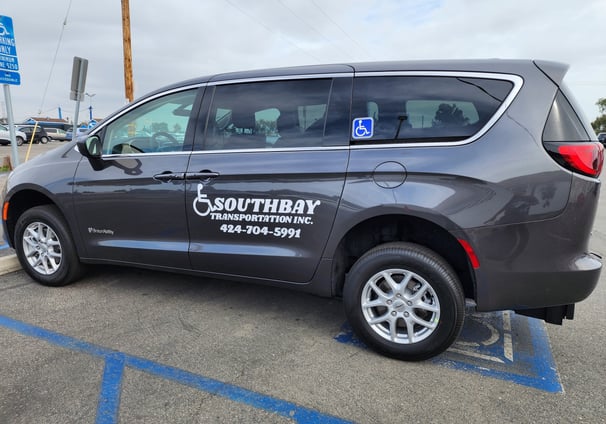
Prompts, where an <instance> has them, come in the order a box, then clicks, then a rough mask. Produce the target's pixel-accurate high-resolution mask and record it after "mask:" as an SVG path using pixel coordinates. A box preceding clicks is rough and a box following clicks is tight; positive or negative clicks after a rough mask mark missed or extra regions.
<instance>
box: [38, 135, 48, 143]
mask: <svg viewBox="0 0 606 424" xmlns="http://www.w3.org/2000/svg"><path fill="white" fill-rule="evenodd" d="M40 143H42V144H46V143H48V137H45V136H42V137H40Z"/></svg>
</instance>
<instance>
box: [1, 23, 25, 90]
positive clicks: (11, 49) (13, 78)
mask: <svg viewBox="0 0 606 424" xmlns="http://www.w3.org/2000/svg"><path fill="white" fill-rule="evenodd" d="M18 70H19V60H18V59H17V47H16V45H15V33H14V31H13V20H12V18H9V17H8V16H0V84H13V85H19V84H21V76H20V75H19V73H18V72H17V71H18Z"/></svg>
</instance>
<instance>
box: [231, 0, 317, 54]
mask: <svg viewBox="0 0 606 424" xmlns="http://www.w3.org/2000/svg"><path fill="white" fill-rule="evenodd" d="M224 1H225V2H226V3H228V4H229V5H230V6H231V7H233V8H234V9H237V10H238V11H239V12H240V13H242V14H243V15H245V16H246V17H247V18H249V19H250V20H251V21H253V22H255V23H257V24H259V25H261V26H262V27H263V28H265V29H266V30H267V31H269V32H270V33H272V34H275V35H278V37H280V38H282V39H283V40H284V41H286V42H287V43H289V44H290V45H291V46H293V47H295V48H296V49H297V50H299V51H301V52H302V53H305V54H306V55H308V56H310V57H312V58H313V59H315V60H317V61H318V62H321V60H320V59H319V58H318V57H316V56H315V55H313V54H311V53H310V52H308V51H306V50H304V49H302V48H301V47H300V46H299V45H298V44H297V43H295V42H294V41H292V40H291V39H289V38H287V37H285V36H284V35H282V34H279V33H276V31H274V30H273V29H272V28H271V27H269V26H268V25H266V24H265V23H263V22H262V21H261V20H259V19H257V18H256V17H255V16H253V15H251V14H250V13H248V12H247V11H245V10H244V9H242V8H241V7H240V6H238V5H237V4H235V3H234V2H232V1H231V0H224Z"/></svg>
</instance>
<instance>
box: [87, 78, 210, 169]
mask: <svg viewBox="0 0 606 424" xmlns="http://www.w3.org/2000/svg"><path fill="white" fill-rule="evenodd" d="M207 85H208V84H207V83H199V84H192V85H185V86H182V87H177V88H173V89H171V90H166V91H161V92H158V93H155V94H153V95H151V96H149V97H145V98H143V99H141V100H139V101H136V102H133V103H131V104H129V105H127V106H125V107H124V109H122V110H120V111H119V112H117V113H116V114H115V115H113V116H111V117H110V118H109V119H107V120H103V122H102V123H100V124H99V125H97V126H95V127H94V128H93V129H92V130H91V132H90V133H89V134H88V135H89V136H93V135H98V136H99V137H101V138H103V134H104V131H105V128H106V127H107V126H108V125H111V124H112V122H114V121H116V120H118V119H120V118H121V117H122V116H124V115H125V114H127V113H129V112H130V111H132V110H133V109H136V108H138V107H140V106H142V105H144V104H146V103H149V102H152V101H154V100H156V99H158V98H160V97H165V96H170V95H172V94H175V93H179V92H182V91H188V90H198V92H197V93H196V96H197V97H196V99H195V100H194V103H193V108H194V109H193V110H192V114H195V116H192V118H196V119H197V117H198V116H199V115H200V111H199V106H200V102H199V99H198V97H200V96H203V93H202V94H201V93H200V91H199V90H200V88H203V87H206V86H207ZM193 120H195V119H193ZM190 124H191V119H190ZM190 124H188V126H189V125H190ZM186 131H187V129H186ZM184 154H186V155H189V154H191V150H187V151H174V152H149V153H112V154H102V155H101V159H103V160H105V159H107V160H111V159H115V158H123V157H135V156H138V157H140V156H144V157H148V156H166V155H184Z"/></svg>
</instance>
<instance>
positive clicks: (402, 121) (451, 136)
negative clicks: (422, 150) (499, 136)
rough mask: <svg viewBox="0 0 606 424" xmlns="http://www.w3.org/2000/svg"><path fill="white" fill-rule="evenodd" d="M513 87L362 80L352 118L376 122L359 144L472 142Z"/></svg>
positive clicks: (488, 82) (470, 81)
mask: <svg viewBox="0 0 606 424" xmlns="http://www.w3.org/2000/svg"><path fill="white" fill-rule="evenodd" d="M512 88H513V83H511V82H510V81H504V80H494V79H482V78H466V77H465V78H464V77H433V76H424V77H406V76H402V77H360V78H356V79H355V82H354V100H353V111H352V112H353V118H354V119H355V118H372V122H373V124H372V125H373V131H372V133H371V132H370V131H369V132H367V133H366V134H367V136H366V137H356V140H355V142H357V143H368V142H371V143H372V142H376V141H379V140H380V141H381V142H385V141H390V140H391V141H396V140H397V141H398V142H428V141H436V142H438V141H459V140H464V139H466V138H469V137H471V136H473V135H474V134H475V133H476V132H478V131H479V130H480V129H481V128H482V127H483V126H484V125H485V124H486V123H487V122H488V121H489V120H490V118H492V117H493V115H494V114H495V112H496V111H497V110H498V108H499V107H500V106H501V104H502V103H503V102H504V101H505V99H506V97H507V95H508V94H509V93H510V91H511V89H512Z"/></svg>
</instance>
